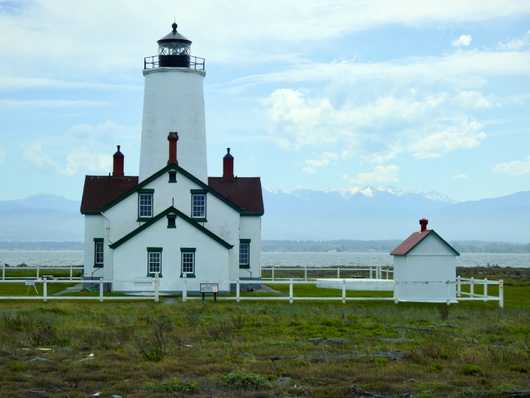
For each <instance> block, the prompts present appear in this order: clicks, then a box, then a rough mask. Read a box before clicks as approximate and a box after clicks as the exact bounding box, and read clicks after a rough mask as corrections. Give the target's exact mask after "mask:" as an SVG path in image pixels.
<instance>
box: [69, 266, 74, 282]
mask: <svg viewBox="0 0 530 398" xmlns="http://www.w3.org/2000/svg"><path fill="white" fill-rule="evenodd" d="M73 278H74V266H73V265H72V264H70V280H72V279H73Z"/></svg>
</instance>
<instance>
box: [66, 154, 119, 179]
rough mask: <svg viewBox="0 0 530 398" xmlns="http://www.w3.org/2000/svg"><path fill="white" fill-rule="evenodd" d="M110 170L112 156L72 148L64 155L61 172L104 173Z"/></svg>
mask: <svg viewBox="0 0 530 398" xmlns="http://www.w3.org/2000/svg"><path fill="white" fill-rule="evenodd" d="M111 170H112V156H111V154H109V153H106V154H100V153H93V152H89V151H85V150H74V151H72V152H70V153H69V154H68V155H67V156H66V164H65V166H64V168H63V169H62V170H60V173H61V174H64V175H66V176H73V175H76V174H84V173H97V174H106V173H108V172H109V171H111Z"/></svg>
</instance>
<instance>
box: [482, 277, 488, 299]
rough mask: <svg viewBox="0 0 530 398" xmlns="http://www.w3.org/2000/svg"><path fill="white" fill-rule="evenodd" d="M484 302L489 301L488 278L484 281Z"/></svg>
mask: <svg viewBox="0 0 530 398" xmlns="http://www.w3.org/2000/svg"><path fill="white" fill-rule="evenodd" d="M483 296H484V301H487V300H488V278H486V279H484V291H483Z"/></svg>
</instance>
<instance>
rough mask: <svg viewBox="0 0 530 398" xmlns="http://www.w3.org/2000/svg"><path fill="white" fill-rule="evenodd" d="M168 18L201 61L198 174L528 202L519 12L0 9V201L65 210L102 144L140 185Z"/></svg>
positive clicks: (170, 4)
mask: <svg viewBox="0 0 530 398" xmlns="http://www.w3.org/2000/svg"><path fill="white" fill-rule="evenodd" d="M109 3H110V4H109ZM173 18H175V19H176V20H177V22H178V24H179V31H180V32H181V33H183V34H184V35H185V36H186V37H188V38H190V39H191V40H193V45H192V52H193V54H194V55H197V56H201V57H205V58H206V62H207V63H206V66H207V76H206V80H205V100H206V123H207V135H208V167H209V174H210V175H219V174H220V172H221V157H222V156H223V154H224V151H225V148H226V147H228V146H230V147H231V148H232V153H233V154H234V155H235V157H236V174H238V175H241V176H244V175H248V176H256V175H257V176H261V177H262V181H263V185H264V186H265V187H266V188H267V189H271V190H293V189H299V188H304V189H313V190H341V191H349V192H358V191H361V190H363V189H364V188H365V187H368V186H370V187H377V188H381V189H391V190H396V191H411V192H431V191H434V192H438V193H440V194H442V195H446V196H448V197H450V198H453V199H455V200H469V199H479V198H483V197H491V196H500V195H504V194H509V193H512V192H516V191H524V190H530V134H529V132H530V127H529V126H530V112H529V111H528V109H529V105H530V1H526V0H525V1H523V0H513V1H510V0H506V1H497V0H483V1H480V2H478V1H462V0H460V1H452V0H451V1H447V0H446V1H444V2H440V1H432V2H429V1H421V0H410V1H400V2H396V1H376V0H374V1H356V2H355V1H331V0H330V1H307V0H304V1H290V2H284V1H275V0H271V1H268V2H257V1H256V2H248V1H234V0H231V1H196V2H193V3H192V4H191V3H190V2H180V1H151V2H149V4H147V3H145V2H141V1H131V0H127V1H125V0H116V1H112V2H107V1H96V0H93V1H90V2H75V5H74V3H72V2H70V1H66V0H53V1H44V0H42V1H37V0H34V1H32V0H20V1H2V0H0V50H1V51H2V54H3V56H2V62H1V63H0V120H1V121H2V126H1V128H0V137H1V140H0V180H1V181H2V182H3V183H2V187H3V189H2V191H1V192H0V200H2V199H15V198H21V197H25V196H28V195H33V194H41V193H53V194H58V195H62V196H65V197H68V198H70V199H76V200H78V199H79V198H80V196H81V190H82V185H83V176H84V175H85V174H87V173H88V174H106V173H108V171H110V170H109V169H110V164H111V156H112V153H113V152H114V150H115V145H116V144H121V145H122V148H123V152H124V153H125V155H126V172H127V174H131V175H136V174H137V172H138V160H139V142H140V127H141V118H142V100H143V77H142V73H141V72H142V71H141V69H142V65H143V64H142V62H143V57H144V56H148V55H153V54H155V53H156V40H157V39H159V38H160V37H162V36H163V35H165V34H166V33H168V32H169V30H170V24H171V22H173Z"/></svg>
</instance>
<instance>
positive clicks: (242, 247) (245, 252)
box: [239, 239, 250, 268]
mask: <svg viewBox="0 0 530 398" xmlns="http://www.w3.org/2000/svg"><path fill="white" fill-rule="evenodd" d="M249 267H250V239H241V240H240V241H239V268H249Z"/></svg>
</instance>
